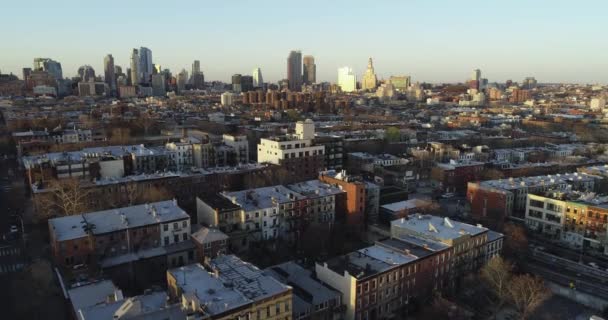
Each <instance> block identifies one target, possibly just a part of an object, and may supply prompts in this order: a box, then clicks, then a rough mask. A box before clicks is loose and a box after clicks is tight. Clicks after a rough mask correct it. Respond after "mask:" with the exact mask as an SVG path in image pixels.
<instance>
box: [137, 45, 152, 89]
mask: <svg viewBox="0 0 608 320" xmlns="http://www.w3.org/2000/svg"><path fill="white" fill-rule="evenodd" d="M153 70H154V66H153V64H152V50H150V49H148V48H146V47H141V48H139V77H140V78H139V81H140V82H141V83H150V76H151V75H152V72H153Z"/></svg>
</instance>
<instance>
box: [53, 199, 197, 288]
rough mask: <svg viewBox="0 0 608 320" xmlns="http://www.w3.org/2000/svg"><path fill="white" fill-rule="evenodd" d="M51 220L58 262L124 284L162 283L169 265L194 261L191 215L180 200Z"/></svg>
mask: <svg viewBox="0 0 608 320" xmlns="http://www.w3.org/2000/svg"><path fill="white" fill-rule="evenodd" d="M48 225H49V232H50V239H51V240H50V244H51V251H52V254H53V258H54V261H55V263H56V264H57V265H59V266H61V267H62V268H66V269H68V268H73V267H74V266H84V267H86V268H87V269H88V270H89V271H90V272H95V270H98V269H103V270H104V272H106V274H109V275H110V276H111V277H112V278H113V279H114V280H115V281H117V282H120V283H124V284H125V286H133V285H134V283H139V284H140V285H141V284H144V283H145V282H146V281H151V282H153V283H158V281H159V280H160V279H162V274H163V273H164V272H165V271H166V268H167V266H173V267H176V266H179V265H183V264H184V263H192V262H194V261H195V250H194V245H193V244H192V241H191V239H190V216H189V215H188V214H187V213H186V212H184V211H183V210H182V209H181V208H180V207H178V206H177V203H176V201H161V202H155V203H150V204H143V205H136V206H130V207H124V208H118V209H111V210H104V211H96V212H89V213H83V214H78V215H72V216H65V217H60V218H53V219H49V221H48ZM142 270H145V271H142Z"/></svg>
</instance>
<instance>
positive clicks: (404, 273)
mask: <svg viewBox="0 0 608 320" xmlns="http://www.w3.org/2000/svg"><path fill="white" fill-rule="evenodd" d="M451 257H452V253H451V248H450V247H449V246H448V245H445V244H442V243H439V242H434V241H427V240H424V239H420V238H415V237H404V240H401V239H394V238H393V239H387V240H384V241H381V242H377V243H376V244H375V245H373V246H370V247H367V248H364V249H360V250H357V251H354V252H351V253H347V254H345V255H343V256H338V257H335V258H332V259H330V260H328V261H325V262H317V263H316V264H315V273H316V275H317V278H318V279H319V280H320V281H322V282H323V283H325V284H326V285H328V286H330V287H332V288H334V289H335V290H337V291H339V292H341V293H342V303H343V304H344V305H345V306H346V312H345V316H344V319H357V320H359V319H370V320H371V319H387V318H391V317H396V316H398V315H401V314H403V313H404V312H405V309H406V308H408V306H410V305H413V304H415V303H416V302H417V301H425V300H426V299H427V298H429V297H431V296H432V292H433V291H434V290H441V289H442V288H447V287H449V286H450V282H451V268H452V267H451Z"/></svg>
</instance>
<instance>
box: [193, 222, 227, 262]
mask: <svg viewBox="0 0 608 320" xmlns="http://www.w3.org/2000/svg"><path fill="white" fill-rule="evenodd" d="M228 238H229V237H228V236H227V235H226V234H225V233H223V232H222V231H220V230H219V229H216V228H207V227H201V228H200V229H198V230H197V231H196V232H194V233H192V242H194V245H195V246H196V256H197V257H198V259H199V262H201V263H206V262H207V261H208V260H209V259H213V258H215V257H217V256H219V255H221V254H226V253H227V252H228Z"/></svg>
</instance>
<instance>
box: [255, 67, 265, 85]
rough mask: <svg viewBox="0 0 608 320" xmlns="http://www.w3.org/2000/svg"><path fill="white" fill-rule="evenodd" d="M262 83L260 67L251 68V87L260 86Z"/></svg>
mask: <svg viewBox="0 0 608 320" xmlns="http://www.w3.org/2000/svg"><path fill="white" fill-rule="evenodd" d="M263 85H264V78H262V69H260V68H255V69H253V87H255V88H261V87H262V86H263Z"/></svg>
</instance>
